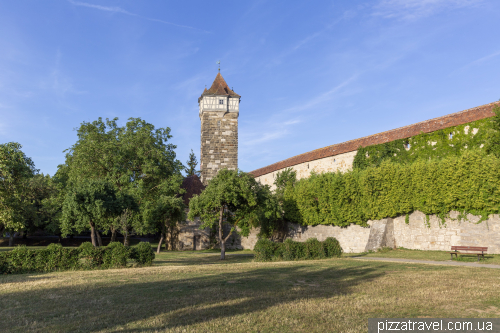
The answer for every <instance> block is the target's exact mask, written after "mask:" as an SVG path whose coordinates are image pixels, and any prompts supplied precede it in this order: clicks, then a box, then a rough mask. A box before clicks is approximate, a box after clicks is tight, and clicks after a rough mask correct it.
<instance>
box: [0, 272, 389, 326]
mask: <svg viewBox="0 0 500 333" xmlns="http://www.w3.org/2000/svg"><path fill="white" fill-rule="evenodd" d="M383 267H384V266H383V265H377V266H376V268H375V267H373V266H369V265H365V264H359V265H356V266H351V267H340V268H339V267H338V266H336V267H324V265H322V264H321V263H320V265H318V266H312V265H307V264H294V265H288V264H285V265H283V266H271V267H269V266H268V267H262V268H258V269H253V270H245V269H243V270H242V271H237V272H220V271H208V272H207V273H210V274H207V275H204V276H199V275H200V272H197V273H195V274H196V275H197V276H195V277H190V278H186V279H179V278H180V277H182V275H179V274H178V273H177V275H176V277H175V278H176V279H175V280H174V279H173V278H174V276H172V278H169V272H165V277H166V278H165V279H164V280H160V281H157V280H156V281H151V282H138V281H136V280H132V279H133V278H130V277H128V278H127V276H123V278H124V279H126V280H118V281H123V282H117V283H119V284H117V285H110V283H109V281H108V282H107V283H106V284H103V283H101V284H99V283H92V284H89V285H86V286H85V290H84V291H82V290H81V288H82V287H81V286H80V287H79V288H78V287H72V286H71V287H61V288H51V289H49V290H47V289H45V290H34V291H29V292H27V291H20V292H11V293H9V292H4V293H3V296H4V297H3V298H1V299H0V308H5V306H6V305H8V300H9V299H16V301H17V303H18V305H19V306H18V307H17V308H18V309H19V312H18V313H16V311H8V312H9V313H4V315H5V316H4V318H9V319H10V322H9V321H2V322H0V331H3V329H6V328H10V329H12V325H14V326H16V325H19V322H20V319H23V322H24V321H26V322H38V323H40V325H41V327H40V329H37V331H63V330H75V328H77V329H78V330H79V331H96V330H107V331H111V332H114V331H116V332H118V331H120V332H130V333H132V332H142V331H144V330H145V329H146V328H147V329H148V330H155V329H175V328H178V327H180V326H187V325H196V324H202V323H204V322H209V321H211V320H214V319H220V318H229V317H233V316H238V315H242V314H249V313H253V312H259V311H263V310H266V309H268V308H270V307H274V306H277V305H280V304H286V303H290V302H294V301H297V300H303V299H308V300H310V299H324V298H332V297H333V298H335V297H337V296H341V295H347V294H350V293H351V292H352V288H353V287H354V286H356V285H358V284H360V283H362V282H363V283H366V282H369V281H370V280H373V279H376V278H378V277H380V276H382V275H384V274H385V273H384V271H383ZM187 274H189V273H187ZM193 275H194V274H193ZM136 279H137V280H138V279H139V278H136ZM143 279H144V278H143ZM47 294H50V295H52V296H51V299H50V300H49V302H47V296H46V295H47ZM49 304H50V306H48V305H49ZM68 313H78V314H79V316H80V317H73V318H72V319H71V321H72V325H75V326H74V327H73V328H71V327H68V326H67V325H68V318H67V317H68ZM92 318H99V320H98V322H96V321H93V320H92ZM151 318H155V319H154V320H153V319H151ZM141 320H146V321H147V320H153V322H149V323H148V325H147V327H146V326H142V325H139V324H133V323H135V322H137V321H141ZM127 324H132V326H135V325H137V326H139V327H138V328H128V329H127V328H126V327H123V326H126V325H127ZM4 325H8V326H4ZM42 325H43V326H42ZM2 326H4V327H2ZM152 326H155V327H152ZM42 327H43V328H42ZM48 327H50V328H51V329H50V330H48V329H47V328H48ZM18 329H19V331H22V328H21V327H19V326H18Z"/></svg>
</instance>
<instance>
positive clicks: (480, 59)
mask: <svg viewBox="0 0 500 333" xmlns="http://www.w3.org/2000/svg"><path fill="white" fill-rule="evenodd" d="M499 55H500V51H497V52H493V53H491V54H488V55H487V56H485V57H482V58H479V59H477V60H474V61H473V62H471V63H470V64H469V66H473V65H477V64H480V63H483V62H485V61H488V60H490V59H493V58H496V57H498V56H499Z"/></svg>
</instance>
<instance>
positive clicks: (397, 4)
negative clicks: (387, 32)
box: [373, 0, 482, 21]
mask: <svg viewBox="0 0 500 333" xmlns="http://www.w3.org/2000/svg"><path fill="white" fill-rule="evenodd" d="M481 2H482V0H381V1H380V2H379V3H378V4H377V5H375V6H374V8H373V10H374V12H373V15H374V16H379V17H383V18H387V19H399V20H404V21H413V20H416V19H419V18H423V17H428V16H431V15H434V14H436V13H438V12H441V11H444V10H450V9H456V8H464V7H470V6H476V5H478V4H480V3H481Z"/></svg>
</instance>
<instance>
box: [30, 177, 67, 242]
mask: <svg viewBox="0 0 500 333" xmlns="http://www.w3.org/2000/svg"><path fill="white" fill-rule="evenodd" d="M26 187H27V194H26V199H27V200H28V201H29V202H30V204H29V205H28V206H27V207H26V209H25V211H24V213H25V214H24V221H25V224H26V229H25V231H26V232H34V231H36V230H37V229H46V230H47V231H49V232H51V233H55V234H57V233H58V231H59V228H58V227H56V226H54V225H53V224H52V223H51V222H52V217H53V216H52V215H53V212H52V211H51V210H50V209H47V208H48V207H47V206H45V205H44V202H46V201H47V200H49V199H50V198H52V197H54V196H56V195H57V192H58V190H57V187H56V185H55V183H54V182H53V180H52V178H51V177H50V176H49V175H45V176H44V175H43V174H36V175H35V176H34V177H32V178H30V179H29V180H28V181H27V182H26Z"/></svg>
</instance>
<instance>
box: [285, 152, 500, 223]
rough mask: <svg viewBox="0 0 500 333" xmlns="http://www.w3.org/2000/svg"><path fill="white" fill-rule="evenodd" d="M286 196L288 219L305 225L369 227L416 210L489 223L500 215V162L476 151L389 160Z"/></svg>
mask: <svg viewBox="0 0 500 333" xmlns="http://www.w3.org/2000/svg"><path fill="white" fill-rule="evenodd" d="M285 196H286V197H287V198H288V200H290V201H291V202H292V203H293V204H294V205H295V208H294V210H290V211H289V212H287V214H286V215H287V218H288V220H289V221H291V222H296V223H300V224H302V225H318V224H331V225H337V226H348V225H349V224H350V223H355V224H359V225H361V226H366V222H367V221H368V220H378V219H382V218H386V217H396V216H400V215H404V214H409V213H412V212H413V211H416V210H418V211H421V212H423V213H425V214H428V215H430V214H437V215H438V216H440V217H441V218H442V220H443V222H444V218H445V217H446V216H447V215H448V214H449V212H450V211H452V210H456V211H459V212H462V213H472V214H474V215H481V216H482V219H483V220H484V219H486V218H487V217H488V215H489V214H498V213H499V212H500V206H499V205H500V158H498V157H496V156H494V155H487V154H486V153H485V152H484V150H482V149H476V150H472V149H471V150H467V151H465V152H463V153H462V154H461V155H460V156H455V155H450V156H447V157H444V158H442V159H436V160H425V159H419V160H416V161H415V162H413V163H411V164H402V163H396V162H391V161H384V162H382V163H381V165H380V166H379V167H372V168H367V169H365V170H359V169H354V170H353V171H350V172H346V173H343V174H342V173H324V174H312V175H311V177H309V178H306V179H301V180H299V181H297V182H296V183H295V185H294V186H293V187H291V186H289V187H287V188H286V190H285ZM462 216H463V214H462Z"/></svg>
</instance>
